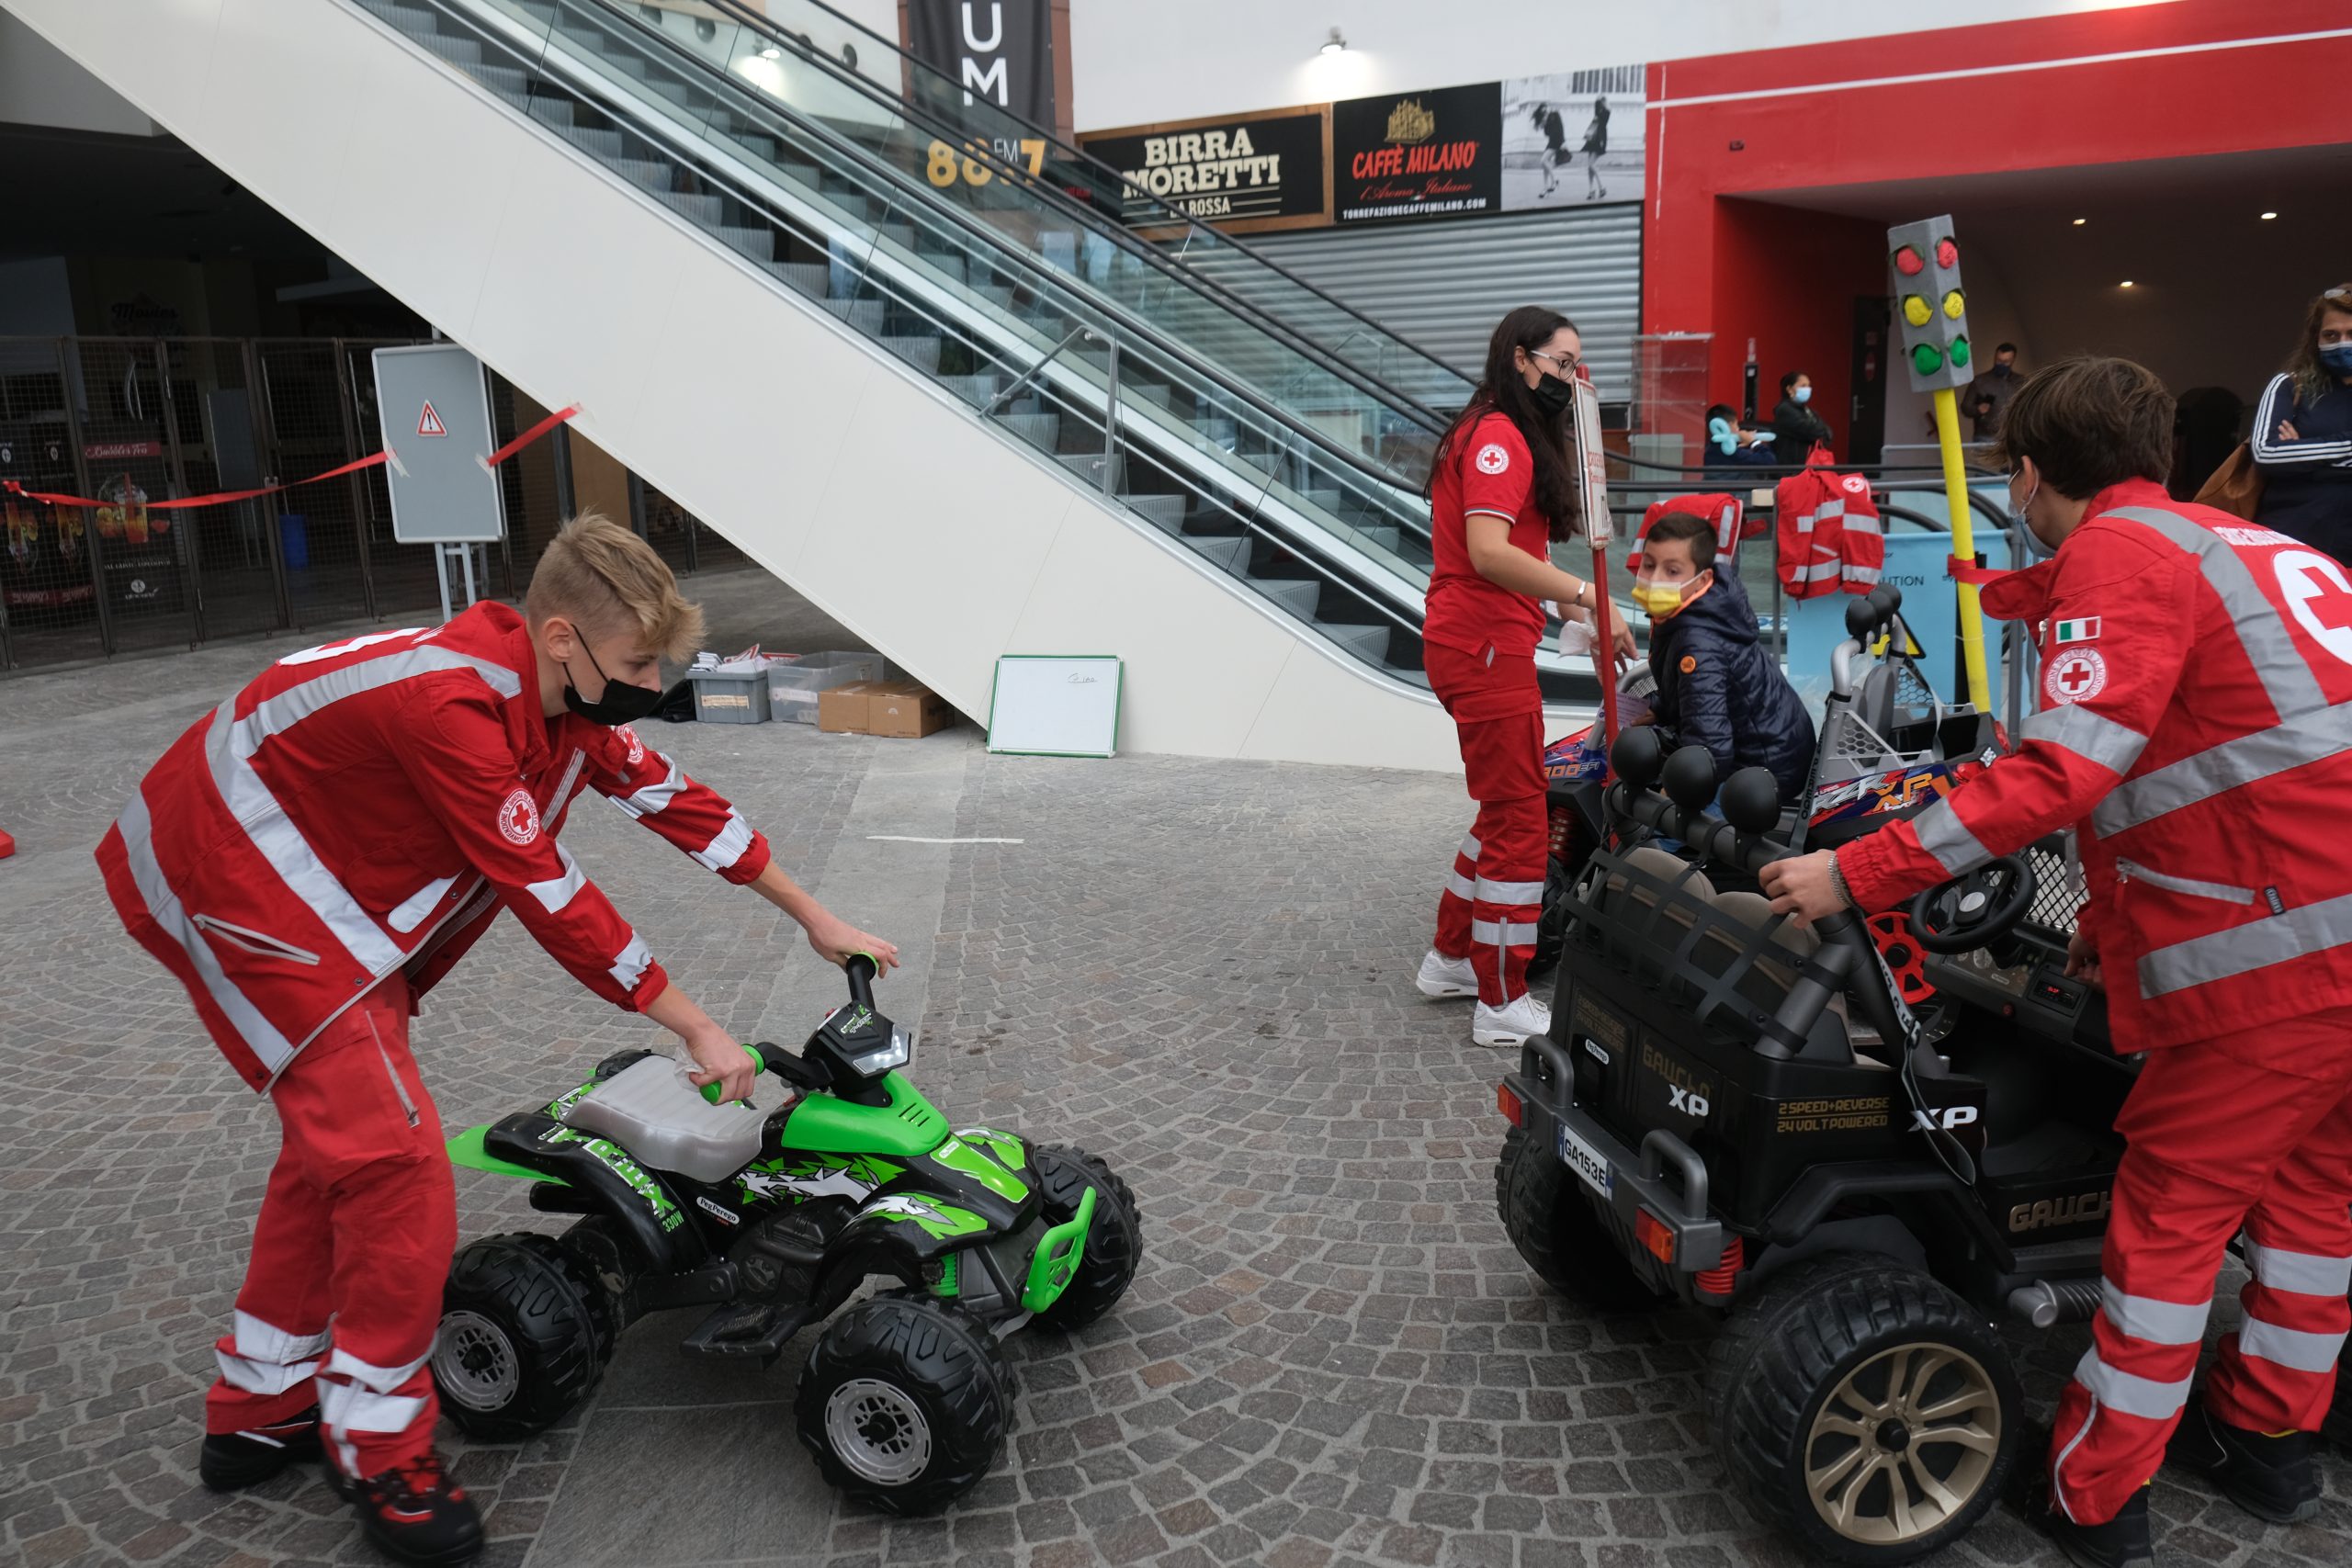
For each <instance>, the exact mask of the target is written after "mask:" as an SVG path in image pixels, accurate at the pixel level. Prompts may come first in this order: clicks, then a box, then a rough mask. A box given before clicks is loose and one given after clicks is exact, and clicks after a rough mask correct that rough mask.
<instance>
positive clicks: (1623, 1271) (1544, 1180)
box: [1495, 1127, 1665, 1312]
mask: <svg viewBox="0 0 2352 1568" xmlns="http://www.w3.org/2000/svg"><path fill="white" fill-rule="evenodd" d="M1495 1210H1496V1212H1497V1213H1499V1214H1500V1215H1501V1216H1502V1222H1503V1229H1504V1230H1506V1231H1508V1232H1509V1233H1510V1242H1511V1245H1512V1246H1513V1247H1517V1248H1519V1255H1520V1256H1521V1258H1525V1259H1527V1266H1528V1267H1529V1268H1531V1269H1534V1270H1535V1272H1536V1273H1537V1274H1538V1275H1540V1276H1542V1278H1543V1280H1544V1283H1545V1284H1547V1285H1549V1286H1551V1287H1552V1288H1553V1289H1554V1290H1555V1291H1559V1292H1563V1293H1564V1294H1566V1295H1572V1296H1575V1297H1577V1299H1578V1300H1581V1301H1585V1302H1589V1303H1591V1304H1592V1305H1594V1306H1597V1307H1600V1308H1602V1309H1603V1310H1605V1311H1609V1312H1633V1311H1636V1310H1638V1309H1640V1308H1643V1307H1647V1306H1655V1305H1656V1304H1657V1303H1658V1302H1660V1301H1662V1300H1664V1299H1665V1298H1664V1297H1663V1296H1662V1295H1661V1294H1660V1293H1659V1292H1657V1291H1655V1290H1652V1289H1651V1288H1650V1286H1649V1285H1648V1283H1647V1282H1645V1280H1643V1279H1642V1277H1641V1276H1640V1275H1638V1274H1636V1273H1634V1266H1633V1265H1632V1264H1630V1263H1628V1262H1627V1261H1626V1260H1625V1255H1624V1254H1623V1252H1621V1251H1620V1250H1618V1247H1617V1240H1616V1238H1615V1237H1614V1236H1612V1235H1610V1234H1609V1231H1608V1228H1607V1227H1606V1226H1604V1225H1603V1224H1601V1223H1600V1217H1599V1216H1598V1215H1596V1214H1594V1213H1593V1212H1592V1208H1591V1205H1590V1204H1589V1202H1588V1201H1586V1199H1585V1195H1584V1191H1583V1190H1582V1189H1581V1188H1580V1187H1579V1186H1578V1185H1577V1181H1576V1179H1575V1178H1574V1177H1572V1176H1570V1175H1569V1174H1568V1170H1567V1168H1566V1166H1564V1165H1562V1164H1561V1163H1560V1162H1559V1161H1558V1160H1557V1159H1555V1157H1553V1155H1552V1152H1551V1151H1550V1150H1549V1149H1542V1148H1538V1147H1536V1146H1535V1144H1534V1141H1533V1140H1532V1139H1531V1138H1530V1137H1528V1135H1527V1130H1526V1129H1525V1128H1524V1127H1513V1128H1511V1129H1510V1131H1509V1132H1507V1133H1505V1134H1503V1152H1502V1157H1501V1158H1500V1159H1498V1160H1497V1161H1496V1162H1495Z"/></svg>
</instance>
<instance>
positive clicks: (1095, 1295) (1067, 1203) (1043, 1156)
mask: <svg viewBox="0 0 2352 1568" xmlns="http://www.w3.org/2000/svg"><path fill="white" fill-rule="evenodd" d="M1029 1167H1030V1168H1031V1169H1032V1170H1033V1171H1035V1173H1036V1177H1037V1189H1038V1192H1039V1194H1040V1196H1041V1198H1042V1199H1043V1207H1044V1209H1045V1211H1046V1224H1051V1225H1058V1224H1068V1223H1069V1220H1070V1219H1071V1218H1072V1217H1073V1216H1075V1215H1076V1214H1077V1213H1078V1205H1079V1201H1080V1199H1081V1198H1082V1197H1083V1196H1084V1194H1085V1192H1086V1190H1087V1189H1089V1188H1092V1189H1093V1190H1094V1223H1093V1224H1092V1225H1091V1226H1089V1227H1088V1230H1087V1236H1086V1247H1085V1250H1084V1251H1083V1252H1081V1253H1080V1255H1079V1259H1078V1275H1077V1277H1076V1278H1075V1279H1073V1280H1070V1282H1069V1289H1067V1290H1065V1291H1064V1292H1062V1293H1061V1295H1060V1297H1059V1299H1057V1301H1056V1302H1055V1303H1054V1304H1053V1305H1051V1306H1049V1307H1047V1308H1046V1310H1045V1311H1043V1312H1041V1313H1039V1314H1037V1321H1038V1322H1039V1323H1042V1324H1045V1325H1047V1326H1048V1327H1052V1328H1058V1329H1062V1330H1064V1331H1068V1330H1069V1329H1073V1328H1083V1327H1085V1326H1086V1325H1088V1324H1090V1323H1092V1322H1093V1321H1094V1320H1095V1319H1096V1318H1098V1317H1101V1316H1102V1315H1103V1314H1104V1313H1106V1312H1108V1311H1110V1310H1111V1308H1112V1306H1113V1305H1114V1303H1117V1301H1118V1299H1119V1298H1120V1297H1121V1296H1124V1295H1125V1294H1126V1293H1127V1286H1128V1285H1130V1284H1132V1283H1133V1282H1134V1280H1135V1277H1136V1265H1137V1264H1139V1263H1141V1262H1142V1261H1143V1221H1142V1220H1141V1218H1140V1217H1138V1216H1137V1214H1136V1195H1135V1194H1134V1193H1133V1192H1131V1191H1129V1190H1127V1184H1126V1183H1125V1181H1122V1180H1120V1179H1119V1178H1118V1176H1117V1175H1116V1174H1115V1173H1114V1172H1113V1170H1112V1169H1111V1168H1110V1166H1108V1165H1107V1164H1105V1163H1104V1162H1103V1161H1102V1160H1101V1159H1099V1158H1097V1157H1096V1156H1093V1155H1091V1154H1088V1153H1087V1152H1086V1151H1085V1150H1084V1149H1080V1148H1073V1147H1071V1146H1070V1145H1067V1144H1048V1145H1045V1146H1044V1147H1041V1148H1037V1149H1033V1150H1032V1151H1030V1156H1029Z"/></svg>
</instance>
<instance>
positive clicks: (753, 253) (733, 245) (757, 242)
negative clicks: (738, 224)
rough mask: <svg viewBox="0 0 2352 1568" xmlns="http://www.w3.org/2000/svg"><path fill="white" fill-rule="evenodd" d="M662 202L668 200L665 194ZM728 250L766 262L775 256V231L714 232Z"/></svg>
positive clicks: (726, 230)
mask: <svg viewBox="0 0 2352 1568" xmlns="http://www.w3.org/2000/svg"><path fill="white" fill-rule="evenodd" d="M662 199H663V200H665V201H666V200H669V199H670V197H669V196H668V195H667V193H664V194H663V196H662ZM716 232H717V233H718V237H719V239H720V240H722V241H724V242H725V243H726V244H727V246H728V248H729V249H730V250H737V251H741V252H742V253H743V254H745V255H747V256H750V257H751V258H752V260H754V261H766V260H768V259H769V258H770V257H772V256H774V255H775V231H774V230H773V229H719V230H717V231H716Z"/></svg>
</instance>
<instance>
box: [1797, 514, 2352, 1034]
mask: <svg viewBox="0 0 2352 1568" xmlns="http://www.w3.org/2000/svg"><path fill="white" fill-rule="evenodd" d="M1984 604H1985V612H1986V613H1987V614H1988V615H1998V616H2000V617H2001V618H2003V619H2006V620H2024V621H2029V622H2033V621H2039V622H2040V623H2041V625H2040V628H2039V633H2038V637H2039V642H2040V646H2041V657H2042V675H2041V711H2040V712H2038V713H2036V714H2034V715H2033V716H2031V717H2030V718H2028V719H2027V720H2026V721H2025V723H2024V725H2023V727H2022V728H2021V731H2020V736H2019V745H2018V750H2017V751H2016V752H2015V753H2014V754H2012V755H2010V756H2007V757H2004V758H2002V759H2001V760H2000V761H1996V762H1995V763H1994V764H1993V765H1992V766H1991V767H1990V768H1988V769H1986V770H1985V772H1984V773H1982V774H1980V775H1978V776H1977V777H1976V778H1975V779H1973V780H1972V781H1971V782H1969V783H1968V784H1963V785H1962V786H1961V787H1960V788H1959V789H1957V790H1955V791H1954V792H1953V793H1952V794H1951V795H1950V796H1949V797H1947V798H1946V799H1944V800H1942V801H1939V802H1938V803H1937V804H1935V805H1933V806H1931V807H1928V809H1927V810H1926V811H1925V812H1923V813H1921V814H1920V815H1919V816H1918V817H1917V818H1914V819H1913V820H1911V821H1909V822H1898V823H1895V824H1894V825H1892V826H1890V827H1888V828H1886V829H1882V830H1881V831H1879V832H1877V833H1874V834H1872V835H1871V836H1870V837H1869V838H1866V839H1862V840H1858V841H1856V842H1854V843H1852V844H1849V845H1848V846H1847V847H1846V848H1845V849H1842V850H1840V851H1838V870H1839V871H1840V872H1841V873H1842V874H1844V876H1845V878H1846V883H1847V886H1848V887H1849V888H1850V889H1851V890H1852V892H1853V895H1854V897H1855V899H1856V901H1857V902H1859V903H1860V904H1861V906H1862V907H1863V908H1871V909H1878V908H1886V907H1887V906H1889V905H1891V904H1894V903H1895V902H1897V901H1899V900H1901V899H1904V898H1907V897H1910V896H1911V895H1912V894H1914V893H1916V892H1917V891H1919V890H1920V889H1922V888H1925V887H1929V886H1934V885H1935V884H1937V883H1939V882H1941V881H1943V880H1944V879H1945V878H1947V877H1951V876H1958V875H1961V874H1963V873H1965V872H1967V871H1969V870H1971V869H1973V868H1974V867H1975V866H1978V865H1981V864H1983V863H1985V861H1987V860H1989V859H1991V858H1992V857H1993V856H1996V855H2001V854H2011V853H2015V852H2017V851H2018V850H2019V849H2020V848H2022V847H2023V846H2025V845H2027V844H2030V843H2031V842H2032V841H2033V840H2036V839H2039V838H2041V836H2042V835H2043V834H2045V833H2048V832H2049V831H2051V830H2052V829H2055V828H2061V827H2064V826H2067V825H2068V824H2078V825H2079V826H2080V828H2081V832H2080V834H2079V845H2080V851H2081V856H2082V863H2083V870H2084V874H2085V875H2086V878H2087V880H2088V885H2089V892H2090V902H2089V904H2088V906H2087V907H2086V908H2085V909H2084V911H2083V915H2082V926H2083V929H2084V931H2086V934H2088V935H2089V937H2090V938H2091V940H2092V942H2093V943H2094V945H2095V946H2096V947H2097V949H2098V958H2099V963H2100V966H2101V968H2102V969H2103V970H2104V972H2105V976H2106V982H2107V993H2108V998H2109V1005H2110V1006H2111V1007H2112V1009H2113V1010H2114V1017H2115V1032H2116V1039H2117V1041H2118V1043H2119V1044H2120V1045H2121V1046H2122V1048H2124V1049H2126V1050H2133V1051H2137V1050H2143V1049H2147V1048H2150V1047H2153V1046H2161V1045H2171V1044H2177V1043H2180V1042H2183V1041H2188V1040H2198V1039H2206V1038H2211V1037H2215V1036H2219V1035H2222V1034H2230V1033H2235V1032H2241V1031H2244V1030H2246V1029H2250V1028H2253V1027H2255V1026H2256V1025H2259V1024H2263V1023H2267V1022H2271V1021H2276V1020H2279V1019H2284V1018H2291V1017H2297V1016H2301V1015H2306V1014H2312V1013H2317V1012H2319V1011H2321V1010H2324V1009H2327V1008H2333V1007H2343V1006H2346V1005H2347V1004H2352V834H2346V832H2344V831H2343V830H2342V827H2341V824H2340V822H2339V821H2338V818H2340V817H2341V816H2342V813H2343V807H2344V804H2345V802H2346V801H2352V573H2347V571H2346V568H2345V567H2344V566H2343V565H2342V563H2340V562H2338V561H2336V560H2335V559H2334V558H2332V557H2329V556H2326V555H2324V554H2322V553H2321V552H2319V551H2317V550H2314V549H2312V548H2311V547H2309V546H2307V545H2304V544H2301V543H2300V542H2298V541H2297V540H2294V539H2291V538H2290V537H2288V536H2285V535H2283V534H2278V533H2274V532H2272V531H2271V530H2269V529H2267V528H2257V527H2254V526H2252V525H2248V524H2245V523H2244V522H2242V521H2240V520H2239V519H2237V518H2235V517H2233V516H2231V515H2229V514H2228V513H2222V512H2217V511H2214V510H2213V509H2212V508H2211V507H2204V506H2182V505H2178V504H2177V503H2175V502H2172V501H2171V500H2170V499H2168V498H2167V497H2166V496H2165V491H2164V489H2163V487H2162V486H2160V485H2156V484H2153V483H2149V482H2147V481H2145V480H2133V481H2131V482H2130V483H2127V484H2121V485H2118V486H2116V487H2114V488H2113V489H2111V490H2109V491H2104V492H2103V493H2101V494H2100V495H2098V497H2096V498H2094V499H2093V501H2092V502H2091V505H2090V511H2089V513H2087V514H2086V518H2085V520H2084V522H2083V524H2082V525H2081V526H2080V527H2078V528H2076V529H2075V532H2074V533H2073V534H2072V535H2070V536H2068V537H2067V539H2066V541H2065V543H2064V546H2062V547H2061V548H2060V549H2059V552H2058V556H2057V558H2056V559H2054V560H2051V561H2047V562H2044V563H2043V564H2041V565H2040V566H2036V567H2032V568H2030V569H2028V570H2024V571H2018V572H2012V573H2009V574H2008V575H2007V576H2006V577H2004V578H2003V579H2002V580H2000V581H1998V582H1997V583H1996V584H1994V585H1993V586H1991V587H1988V588H1986V589H1985V592H1984ZM2347 1048H2352V1047H2347Z"/></svg>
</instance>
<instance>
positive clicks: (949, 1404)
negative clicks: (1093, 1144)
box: [794, 1200, 1100, 1514]
mask: <svg viewBox="0 0 2352 1568" xmlns="http://www.w3.org/2000/svg"><path fill="white" fill-rule="evenodd" d="M1097 1201H1098V1202H1099V1201H1100V1200H1097ZM794 1413H795V1416H796V1417H797V1420H798V1423H799V1427H800V1440H801V1442H803V1443H804V1444H806V1445H807V1446H808V1449H809V1452H810V1453H812V1454H814V1455H815V1456H816V1458H817V1468H818V1470H819V1471H820V1472H822V1473H823V1475H824V1478H825V1480H826V1482H827V1483H829V1484H830V1485H831V1486H833V1487H835V1488H836V1489H838V1490H839V1491H840V1492H841V1493H842V1495H844V1496H846V1497H850V1498H853V1499H854V1500H856V1501H858V1502H862V1503H865V1504H867V1505H869V1506H873V1507H876V1508H879V1509H881V1510H882V1511H883V1512H885V1513H888V1514H927V1513H932V1512H934V1511H936V1510H938V1509H940V1508H943V1507H944V1506H947V1505H948V1504H949V1503H951V1502H953V1501H955V1500H956V1498H957V1497H960V1496H962V1495H964V1494H965V1493H967V1492H969V1491H970V1490H971V1489H972V1488H973V1487H975V1486H977V1485H978V1484H979V1483H980V1480H981V1478H982V1477H983V1476H985V1475H987V1474H988V1472H989V1469H990V1467H992V1466H993V1465H994V1464H995V1463H996V1460H997V1455H998V1454H999V1453H1000V1452H1001V1451H1002V1450H1003V1448H1004V1434H1005V1427H1006V1426H1007V1424H1008V1422H1009V1420H1010V1418H1011V1415H1012V1375H1011V1369H1010V1368H1008V1367H1007V1366H1006V1365H1005V1363H1004V1358H1003V1356H1002V1354H1001V1352H1000V1351H999V1350H998V1348H997V1342H996V1337H995V1336H993V1335H991V1334H990V1333H989V1331H988V1329H987V1328H986V1327H984V1326H983V1325H981V1324H980V1322H979V1320H978V1319H977V1318H975V1317H973V1316H972V1315H971V1314H968V1313H967V1312H965V1311H964V1310H963V1309H962V1308H960V1307H957V1306H956V1305H954V1304H952V1303H945V1302H939V1301H933V1300H932V1299H930V1298H929V1297H925V1296H921V1295H917V1294H914V1293H913V1292H889V1293H887V1294H884V1295H879V1296H876V1297H874V1298H873V1299H872V1300H870V1301H865V1302H861V1303H858V1304H857V1305H855V1306H854V1307H852V1308H850V1309H849V1311H847V1312H845V1313H843V1314H842V1315H841V1316H839V1317H837V1318H835V1319H834V1320H833V1322H832V1324H831V1326H830V1327H828V1328H827V1329H826V1330H825V1332H824V1335H823V1337H820V1339H819V1340H818V1341H817V1347H816V1348H815V1349H813V1350H811V1351H810V1352H809V1364H808V1366H807V1367H806V1368H804V1369H803V1370H802V1371H801V1373H800V1391H799V1393H798V1395H797V1398H796V1400H795V1401H794Z"/></svg>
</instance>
